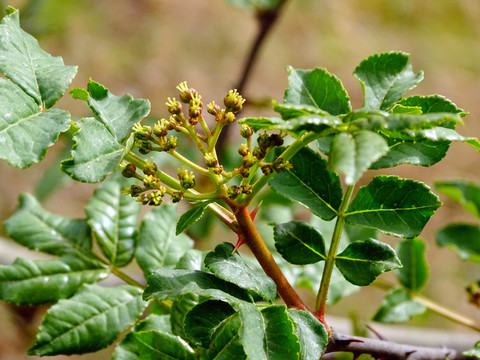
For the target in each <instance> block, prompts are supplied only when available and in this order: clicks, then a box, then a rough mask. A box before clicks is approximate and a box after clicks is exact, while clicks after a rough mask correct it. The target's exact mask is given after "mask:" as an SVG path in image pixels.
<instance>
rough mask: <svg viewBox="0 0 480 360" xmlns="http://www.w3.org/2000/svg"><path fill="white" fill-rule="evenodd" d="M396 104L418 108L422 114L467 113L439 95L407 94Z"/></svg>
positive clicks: (461, 114)
mask: <svg viewBox="0 0 480 360" xmlns="http://www.w3.org/2000/svg"><path fill="white" fill-rule="evenodd" d="M397 104H398V105H402V106H407V107H416V108H420V109H421V111H422V113H423V114H429V113H442V112H443V113H455V114H459V115H460V116H462V117H463V116H465V115H467V114H468V112H466V111H465V110H463V109H460V108H459V107H457V105H455V104H454V103H453V102H451V101H450V100H448V99H447V98H445V97H443V96H441V95H430V96H419V95H416V96H409V97H407V98H405V99H401V100H400V101H399V102H398V103H397Z"/></svg>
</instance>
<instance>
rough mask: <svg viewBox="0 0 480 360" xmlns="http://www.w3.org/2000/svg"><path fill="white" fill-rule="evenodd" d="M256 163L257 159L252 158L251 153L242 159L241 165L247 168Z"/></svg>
mask: <svg viewBox="0 0 480 360" xmlns="http://www.w3.org/2000/svg"><path fill="white" fill-rule="evenodd" d="M257 161H258V159H257V158H256V157H255V156H253V155H252V154H251V153H248V154H247V155H246V156H245V157H244V158H243V159H242V164H243V166H244V167H246V168H249V167H252V166H253V165H255V163H256V162H257Z"/></svg>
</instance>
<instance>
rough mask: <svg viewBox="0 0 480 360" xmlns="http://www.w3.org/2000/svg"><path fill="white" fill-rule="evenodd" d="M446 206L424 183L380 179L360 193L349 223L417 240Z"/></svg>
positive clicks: (348, 218) (377, 177) (391, 178)
mask: <svg viewBox="0 0 480 360" xmlns="http://www.w3.org/2000/svg"><path fill="white" fill-rule="evenodd" d="M441 204H442V203H441V202H440V200H439V199H438V197H437V196H436V195H435V194H433V193H432V192H431V191H430V188H429V187H428V186H426V185H425V184H423V183H420V182H417V181H414V180H407V179H400V178H399V177H397V176H376V177H374V178H373V179H372V181H371V182H370V183H369V184H368V185H367V186H363V187H361V188H360V189H359V191H358V194H357V196H356V197H355V199H353V201H352V203H351V204H350V206H349V207H348V210H347V213H346V214H345V215H346V223H347V224H352V225H360V226H366V227H370V228H375V229H378V230H380V231H382V232H384V233H386V234H389V235H394V236H400V237H404V238H414V237H416V236H418V235H419V234H420V232H421V231H422V230H423V227H424V226H425V224H426V223H427V222H428V220H429V219H430V217H431V216H432V215H433V214H434V213H435V211H436V210H437V208H438V207H439V206H440V205H441Z"/></svg>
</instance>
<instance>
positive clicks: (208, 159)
mask: <svg viewBox="0 0 480 360" xmlns="http://www.w3.org/2000/svg"><path fill="white" fill-rule="evenodd" d="M204 158H205V163H206V164H207V167H209V168H213V167H215V166H217V165H218V159H217V157H216V156H215V154H213V153H206V154H205V156H204Z"/></svg>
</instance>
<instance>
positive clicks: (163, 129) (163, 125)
mask: <svg viewBox="0 0 480 360" xmlns="http://www.w3.org/2000/svg"><path fill="white" fill-rule="evenodd" d="M168 124H169V121H167V120H166V119H160V120H159V121H158V122H157V123H156V124H155V125H154V126H153V133H154V135H155V136H157V137H164V136H167V134H168V130H171V129H169V125H168Z"/></svg>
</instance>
